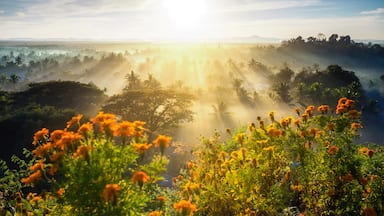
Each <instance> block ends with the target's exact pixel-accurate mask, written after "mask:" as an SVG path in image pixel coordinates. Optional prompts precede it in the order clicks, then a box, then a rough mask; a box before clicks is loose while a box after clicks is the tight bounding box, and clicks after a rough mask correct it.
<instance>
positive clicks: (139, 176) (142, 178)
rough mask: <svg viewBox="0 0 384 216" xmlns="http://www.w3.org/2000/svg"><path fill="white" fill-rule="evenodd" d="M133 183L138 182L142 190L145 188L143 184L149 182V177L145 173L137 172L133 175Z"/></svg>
mask: <svg viewBox="0 0 384 216" xmlns="http://www.w3.org/2000/svg"><path fill="white" fill-rule="evenodd" d="M132 181H133V183H136V182H137V183H138V184H139V186H140V188H141V187H143V183H145V182H148V181H149V176H148V175H147V173H145V172H143V171H137V172H135V173H134V174H133V177H132Z"/></svg>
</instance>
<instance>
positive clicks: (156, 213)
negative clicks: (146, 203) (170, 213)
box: [148, 211, 163, 216]
mask: <svg viewBox="0 0 384 216" xmlns="http://www.w3.org/2000/svg"><path fill="white" fill-rule="evenodd" d="M162 213H163V212H162V211H152V212H150V213H149V214H148V216H160V215H161V214H162Z"/></svg>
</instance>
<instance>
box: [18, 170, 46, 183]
mask: <svg viewBox="0 0 384 216" xmlns="http://www.w3.org/2000/svg"><path fill="white" fill-rule="evenodd" d="M42 176H43V175H42V172H41V170H37V171H36V172H35V173H32V174H31V175H29V176H28V177H27V178H23V179H21V182H22V183H24V184H26V185H30V184H32V183H34V182H37V181H40V180H41V179H42Z"/></svg>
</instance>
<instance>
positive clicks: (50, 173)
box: [49, 164, 59, 176]
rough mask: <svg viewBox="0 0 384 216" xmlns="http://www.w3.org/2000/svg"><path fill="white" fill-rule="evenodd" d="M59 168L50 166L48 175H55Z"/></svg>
mask: <svg viewBox="0 0 384 216" xmlns="http://www.w3.org/2000/svg"><path fill="white" fill-rule="evenodd" d="M58 168H59V167H58V165H56V164H55V165H53V166H51V167H50V168H49V175H51V176H53V175H55V173H56V172H57V169H58Z"/></svg>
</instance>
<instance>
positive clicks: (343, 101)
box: [337, 97, 348, 104]
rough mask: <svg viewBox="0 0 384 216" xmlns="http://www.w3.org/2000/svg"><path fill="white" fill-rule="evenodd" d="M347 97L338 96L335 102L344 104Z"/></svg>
mask: <svg viewBox="0 0 384 216" xmlns="http://www.w3.org/2000/svg"><path fill="white" fill-rule="evenodd" d="M347 100H348V99H347V98H345V97H343V98H340V99H339V100H338V101H337V104H345V103H346V102H347Z"/></svg>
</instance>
